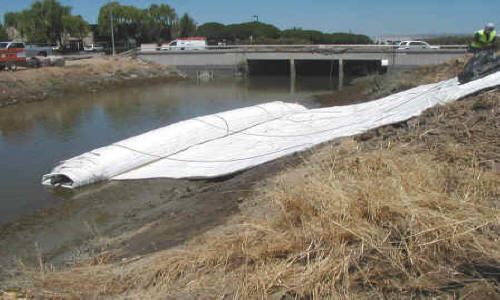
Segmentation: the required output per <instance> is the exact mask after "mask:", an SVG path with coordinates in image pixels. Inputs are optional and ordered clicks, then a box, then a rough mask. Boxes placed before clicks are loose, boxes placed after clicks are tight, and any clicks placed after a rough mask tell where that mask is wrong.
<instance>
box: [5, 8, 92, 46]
mask: <svg viewBox="0 0 500 300" xmlns="http://www.w3.org/2000/svg"><path fill="white" fill-rule="evenodd" d="M4 19H5V24H6V25H7V26H13V27H15V28H16V29H17V30H18V31H19V32H20V34H21V36H23V37H25V38H26V39H27V40H28V41H30V42H39V43H50V44H56V43H59V44H60V45H63V44H64V37H65V36H66V35H74V34H77V35H79V36H82V35H83V34H85V33H86V30H85V29H83V27H86V26H88V24H87V22H85V21H84V20H83V18H81V17H80V16H72V15H71V7H69V6H63V5H61V4H60V3H59V2H58V1H57V0H37V1H34V2H33V3H32V4H31V6H30V8H29V9H25V10H22V11H21V12H19V13H12V12H10V13H6V14H5V16H4Z"/></svg>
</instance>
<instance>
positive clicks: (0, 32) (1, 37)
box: [0, 24, 9, 41]
mask: <svg viewBox="0 0 500 300" xmlns="http://www.w3.org/2000/svg"><path fill="white" fill-rule="evenodd" d="M8 39H9V36H8V35H7V32H6V31H5V28H4V27H3V25H2V24H0V41H6V40H8Z"/></svg>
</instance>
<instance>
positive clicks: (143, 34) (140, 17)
mask: <svg viewBox="0 0 500 300" xmlns="http://www.w3.org/2000/svg"><path fill="white" fill-rule="evenodd" d="M111 12H112V14H113V25H114V34H115V39H116V40H117V41H123V40H132V39H133V40H135V41H137V42H138V43H143V42H146V43H147V42H153V41H156V42H160V41H168V40H171V39H172V38H173V37H174V35H175V34H174V33H175V27H176V24H177V14H176V12H175V10H174V9H173V8H171V7H170V6H168V5H166V4H161V5H156V4H154V5H151V6H150V7H149V8H146V9H138V8H136V7H135V6H132V5H120V4H119V3H118V2H111V3H108V4H106V5H104V6H102V7H101V9H100V10H99V17H98V26H97V30H98V33H99V34H100V35H101V36H105V37H109V36H111V25H110V16H111Z"/></svg>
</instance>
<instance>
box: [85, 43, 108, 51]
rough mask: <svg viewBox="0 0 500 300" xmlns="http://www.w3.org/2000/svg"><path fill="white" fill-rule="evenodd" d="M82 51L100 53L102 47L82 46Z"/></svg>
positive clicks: (94, 45) (102, 49) (93, 45)
mask: <svg viewBox="0 0 500 300" xmlns="http://www.w3.org/2000/svg"><path fill="white" fill-rule="evenodd" d="M83 51H85V52H101V51H104V47H102V46H97V45H96V44H90V45H88V46H84V47H83Z"/></svg>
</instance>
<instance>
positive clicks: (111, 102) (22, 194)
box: [0, 77, 337, 225]
mask: <svg viewBox="0 0 500 300" xmlns="http://www.w3.org/2000/svg"><path fill="white" fill-rule="evenodd" d="M336 86H337V83H335V82H332V81H330V80H329V78H325V77H317V78H316V77H308V78H299V79H298V80H297V82H296V83H295V86H294V87H293V88H291V87H290V80H289V78H288V77H259V78H252V79H241V80H234V79H227V80H215V81H210V82H203V83H200V82H194V81H182V82H176V83H168V84H161V85H148V86H141V87H134V88H124V89H120V90H115V91H107V92H99V93H95V94H92V93H88V94H84V95H77V96H68V97H67V99H64V100H58V101H55V100H53V101H52V100H48V101H44V102H40V103H32V104H26V105H17V106H12V107H7V108H3V109H0V161H1V164H0V166H1V167H0V225H2V224H6V223H9V222H12V221H14V220H16V219H17V218H19V217H22V216H26V215H29V214H32V213H34V212H36V211H39V210H41V209H45V208H48V207H51V206H54V205H58V204H59V203H62V202H64V201H65V199H67V198H68V197H74V195H75V192H71V193H69V192H64V191H60V190H51V189H46V188H44V187H42V185H41V184H40V179H41V176H42V175H43V174H45V173H48V172H49V171H50V170H51V169H52V168H53V167H54V166H55V165H56V164H57V162H59V161H61V160H64V159H68V158H71V157H73V156H76V155H79V154H81V153H84V152H87V151H90V150H92V149H94V148H97V147H102V146H106V145H108V144H111V143H113V142H116V141H119V140H122V139H125V138H128V137H131V136H134V135H138V134H141V133H144V132H147V131H149V130H152V129H155V128H158V127H163V126H166V125H168V124H172V123H174V122H178V121H181V120H185V119H189V118H193V117H196V116H201V115H206V114H212V113H217V112H221V111H225V110H230V109H235V108H240V107H246V106H251V105H255V104H258V103H265V102H269V101H278V100H279V101H285V102H299V103H301V104H303V105H305V106H307V107H314V106H317V104H315V103H314V101H313V100H312V99H313V98H312V95H313V94H315V93H323V92H328V91H331V90H332V89H334V88H335V87H336ZM76 193H78V191H76Z"/></svg>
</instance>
